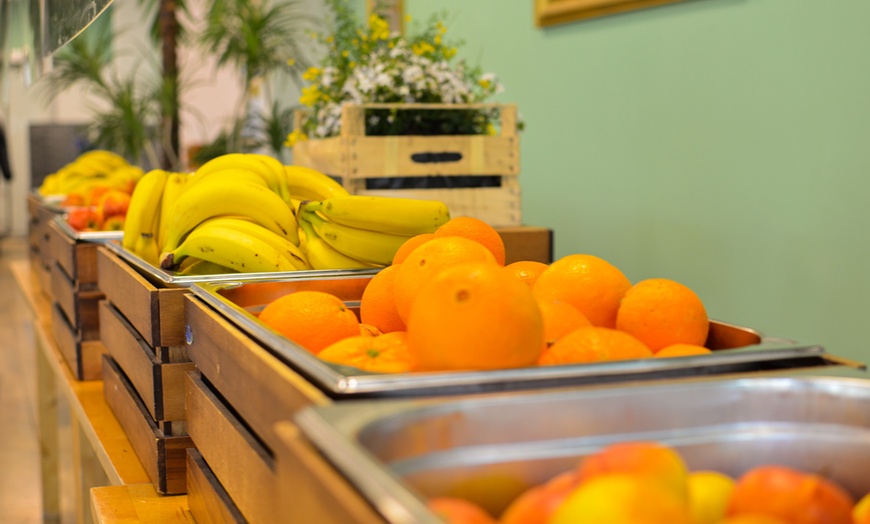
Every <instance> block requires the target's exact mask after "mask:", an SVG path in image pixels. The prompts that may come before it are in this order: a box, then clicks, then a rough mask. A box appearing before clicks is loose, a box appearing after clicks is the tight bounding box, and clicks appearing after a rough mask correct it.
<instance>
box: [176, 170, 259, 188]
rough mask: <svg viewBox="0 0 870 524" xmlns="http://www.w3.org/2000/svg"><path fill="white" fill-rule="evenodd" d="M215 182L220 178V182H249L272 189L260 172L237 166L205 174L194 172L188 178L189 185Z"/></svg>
mask: <svg viewBox="0 0 870 524" xmlns="http://www.w3.org/2000/svg"><path fill="white" fill-rule="evenodd" d="M206 180H207V181H209V182H210V183H211V182H215V181H217V180H220V181H221V182H220V183H222V184H238V183H239V182H249V183H251V184H257V185H261V186H263V187H265V188H267V189H269V190H270V191H274V190H273V189H272V188H271V187H270V186H269V184H270V181H269V180H268V179H266V178H265V177H263V176H262V175H261V174H260V173H257V172H255V171H251V170H250V169H241V168H238V167H229V168H226V169H221V170H219V171H210V172H208V173H206V174H199V173H194V175H193V176H192V177H191V178H190V187H193V186H195V185H198V184H202V183H203V182H205V181H206Z"/></svg>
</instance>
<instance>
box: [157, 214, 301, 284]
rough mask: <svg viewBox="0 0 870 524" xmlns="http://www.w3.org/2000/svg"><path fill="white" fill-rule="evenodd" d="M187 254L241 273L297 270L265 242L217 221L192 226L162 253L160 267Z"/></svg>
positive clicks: (174, 264) (173, 264) (167, 267)
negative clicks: (180, 240)
mask: <svg viewBox="0 0 870 524" xmlns="http://www.w3.org/2000/svg"><path fill="white" fill-rule="evenodd" d="M189 256H192V257H196V258H199V259H201V260H207V261H209V262H212V263H214V264H218V265H220V266H224V267H228V268H230V269H233V270H235V271H238V272H240V273H265V272H272V271H295V270H296V266H294V265H293V263H292V262H291V261H290V260H288V259H287V258H286V257H284V255H283V254H282V253H281V252H280V251H278V250H277V249H275V247H273V246H272V245H271V244H269V243H268V242H264V241H262V240H260V239H259V238H257V237H254V236H251V235H248V234H247V233H243V232H241V231H239V230H238V229H230V228H228V227H223V226H216V225H208V224H204V225H202V226H200V227H197V228H195V229H194V230H193V231H191V232H190V234H189V235H187V237H186V238H185V239H184V242H182V243H181V244H180V245H179V246H178V247H177V248H175V249H173V250H172V251H169V252H166V253H163V254H162V255H161V258H160V267H162V268H163V269H170V270H171V269H173V268H174V267H176V266H177V265H178V264H180V263H181V261H182V260H184V259H185V258H187V257H189Z"/></svg>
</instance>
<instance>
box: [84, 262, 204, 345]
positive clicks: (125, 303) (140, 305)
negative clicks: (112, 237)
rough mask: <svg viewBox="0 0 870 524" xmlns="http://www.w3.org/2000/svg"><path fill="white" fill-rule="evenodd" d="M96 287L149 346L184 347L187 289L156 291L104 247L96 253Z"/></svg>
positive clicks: (152, 285) (154, 286)
mask: <svg viewBox="0 0 870 524" xmlns="http://www.w3.org/2000/svg"><path fill="white" fill-rule="evenodd" d="M97 275H98V287H99V288H100V290H101V291H102V292H103V293H104V294H105V295H106V299H108V300H109V301H110V302H111V303H112V305H114V306H115V307H116V308H118V311H120V312H121V314H122V315H124V318H126V319H127V320H128V321H129V322H130V324H132V325H133V327H135V328H136V331H138V332H139V334H140V335H141V336H142V338H143V339H144V340H145V342H147V343H148V345H149V346H151V347H153V348H156V347H158V346H159V347H173V346H182V345H184V343H185V342H184V302H183V297H184V295H185V294H187V292H188V290H187V289H186V288H165V287H164V288H159V287H157V286H156V285H154V284H152V283H151V282H149V281H148V279H147V278H145V277H144V276H143V275H141V274H140V273H139V272H138V271H136V270H135V269H134V268H133V267H132V266H130V265H129V264H127V263H126V262H124V261H123V260H122V259H121V258H120V257H118V256H117V255H115V254H114V253H112V252H111V251H110V250H109V249H107V248H106V247H100V248H99V249H98V250H97Z"/></svg>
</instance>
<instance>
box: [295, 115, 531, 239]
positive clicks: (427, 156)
mask: <svg viewBox="0 0 870 524" xmlns="http://www.w3.org/2000/svg"><path fill="white" fill-rule="evenodd" d="M481 108H498V109H500V113H501V123H500V133H499V134H498V135H492V136H490V135H447V136H416V135H415V136H410V135H409V136H368V135H366V133H365V112H366V110H368V109H391V110H393V109H394V110H397V111H406V110H439V111H449V110H459V111H464V110H470V109H481ZM303 118H304V113H302V112H298V113H297V114H296V128H297V129H299V127H300V124H301V122H302V119H303ZM293 163H294V164H298V165H302V166H307V167H311V168H313V169H316V170H318V171H321V172H323V173H326V174H328V175H330V176H333V177H336V178H337V179H339V180H340V181H341V183H342V185H343V186H344V187H346V188H347V189H348V190H349V191H350V192H351V193H353V194H366V195H385V196H394V197H404V198H421V199H430V200H441V201H443V202H444V203H446V204H447V206H448V208H449V209H450V212H451V215H452V216H462V215H467V216H473V217H476V218H479V219H481V220H483V221H485V222H487V223H489V224H491V225H493V226H519V225H521V224H522V208H521V194H520V184H519V166H520V158H519V136H518V134H517V108H516V105H513V104H505V105H484V104H479V105H475V104H363V105H345V106H344V107H343V108H342V116H341V135H340V136H337V137H331V138H324V139H311V140H305V141H301V142H299V143H297V144H296V145H295V146H294V147H293ZM427 176H444V177H482V176H496V177H498V178H499V186H498V187H448V188H434V187H425V186H424V188H423V189H416V188H415V189H408V188H401V189H367V188H366V181H367V180H369V179H374V178H384V177H427ZM456 180H460V179H458V178H457V179H456ZM415 187H416V186H415Z"/></svg>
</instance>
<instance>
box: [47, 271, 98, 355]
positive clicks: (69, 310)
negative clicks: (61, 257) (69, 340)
mask: <svg viewBox="0 0 870 524" xmlns="http://www.w3.org/2000/svg"><path fill="white" fill-rule="evenodd" d="M51 297H52V299H53V300H54V302H55V303H56V304H58V305H59V306H60V308H61V309H62V310H63V312H64V313H65V314H66V318H67V319H69V323H70V325H71V327H72V328H73V330H74V331H76V332H77V333H78V336H79V338H81V340H83V341H86V340H96V339H98V338H99V337H100V318H99V314H98V312H97V305H98V303H99V301H100V300H102V298H103V294H102V293H101V292H100V290H98V289H96V288H91V289H85V290H80V289H79V287H78V286H77V285H76V283H75V281H73V280H72V279H71V278H70V276H69V275H67V273H66V271H64V269H63V268H62V267H61V266H60V264H59V263H57V262H55V263H53V264H52V267H51Z"/></svg>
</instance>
